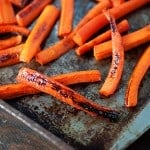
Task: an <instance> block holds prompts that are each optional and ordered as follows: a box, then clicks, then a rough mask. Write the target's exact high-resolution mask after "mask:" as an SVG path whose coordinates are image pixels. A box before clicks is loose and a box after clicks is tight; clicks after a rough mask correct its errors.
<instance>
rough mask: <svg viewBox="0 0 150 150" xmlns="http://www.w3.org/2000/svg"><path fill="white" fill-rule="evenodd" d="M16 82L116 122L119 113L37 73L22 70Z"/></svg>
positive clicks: (26, 69) (25, 69)
mask: <svg viewBox="0 0 150 150" xmlns="http://www.w3.org/2000/svg"><path fill="white" fill-rule="evenodd" d="M17 81H19V82H21V83H23V84H27V85H29V86H32V87H34V88H36V89H38V90H40V91H42V92H45V93H47V94H50V95H52V96H54V97H55V98H57V99H58V100H60V101H62V102H64V103H67V104H69V105H71V106H73V107H75V108H76V109H78V110H82V111H84V112H86V113H88V114H89V115H91V116H99V117H104V118H107V119H109V120H111V121H117V120H118V117H119V112H117V111H115V110H112V109H110V108H107V107H104V106H101V105H100V104H96V103H94V102H92V101H91V100H88V99H87V98H85V97H84V96H82V95H80V94H78V93H77V92H75V91H74V90H72V89H70V88H68V87H67V86H64V85H63V84H61V83H59V82H57V81H55V80H53V79H50V78H48V77H47V76H45V75H43V74H40V73H38V72H37V71H34V70H31V69H28V68H22V69H20V71H19V73H18V76H17Z"/></svg>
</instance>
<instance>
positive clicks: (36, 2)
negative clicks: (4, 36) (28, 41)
mask: <svg viewBox="0 0 150 150" xmlns="http://www.w3.org/2000/svg"><path fill="white" fill-rule="evenodd" d="M51 1H52V0H33V1H32V2H31V3H30V4H29V5H27V6H26V7H24V8H23V9H22V10H20V11H19V12H18V13H17V15H16V19H17V23H18V24H19V25H20V26H27V25H29V24H30V23H31V22H32V21H33V20H34V19H35V18H36V17H37V16H38V15H39V14H40V13H41V11H42V10H43V9H44V7H45V6H46V5H48V4H49V3H50V2H51Z"/></svg>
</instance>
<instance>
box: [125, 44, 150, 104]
mask: <svg viewBox="0 0 150 150" xmlns="http://www.w3.org/2000/svg"><path fill="white" fill-rule="evenodd" d="M149 58H150V46H149V47H148V48H147V49H146V50H145V52H144V53H143V55H142V56H141V58H140V59H139V61H138V63H137V65H136V66H135V68H134V70H133V72H132V74H131V77H130V79H129V83H128V87H127V90H126V96H125V106H126V107H134V106H136V105H137V102H138V100H137V98H138V89H139V85H140V83H141V81H142V79H143V77H144V75H145V74H146V72H147V70H148V68H149V64H150V59H149Z"/></svg>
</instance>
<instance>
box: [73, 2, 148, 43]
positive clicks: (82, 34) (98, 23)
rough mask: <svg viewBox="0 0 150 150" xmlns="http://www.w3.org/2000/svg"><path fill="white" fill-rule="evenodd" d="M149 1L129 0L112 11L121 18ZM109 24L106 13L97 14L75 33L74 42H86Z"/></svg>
mask: <svg viewBox="0 0 150 150" xmlns="http://www.w3.org/2000/svg"><path fill="white" fill-rule="evenodd" d="M147 3H148V0H142V1H139V0H132V1H127V2H124V3H123V4H121V5H120V6H119V7H114V8H112V9H110V13H111V14H112V15H113V16H114V17H115V19H119V18H120V17H123V16H125V15H127V14H128V13H130V12H132V11H134V10H136V9H138V8H140V7H142V6H143V5H145V4H147ZM107 24H108V20H107V19H106V17H105V16H104V14H99V15H97V16H96V17H94V18H93V19H91V20H90V21H89V22H87V23H86V24H85V25H84V26H82V27H81V28H80V29H79V30H78V31H77V32H76V33H75V35H74V36H73V40H74V42H75V43H76V44H78V45H82V44H84V43H85V42H86V41H87V40H88V39H89V38H90V37H91V36H92V35H93V34H95V33H96V32H97V31H99V30H100V29H101V28H103V27H104V26H105V25H107Z"/></svg>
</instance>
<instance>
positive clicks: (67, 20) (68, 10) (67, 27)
mask: <svg viewBox="0 0 150 150" xmlns="http://www.w3.org/2000/svg"><path fill="white" fill-rule="evenodd" d="M60 3H61V15H60V22H59V30H58V36H60V37H64V36H66V35H68V34H69V33H70V32H71V31H72V22H73V14H74V0H69V1H68V0H60ZM66 16H67V17H66Z"/></svg>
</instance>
